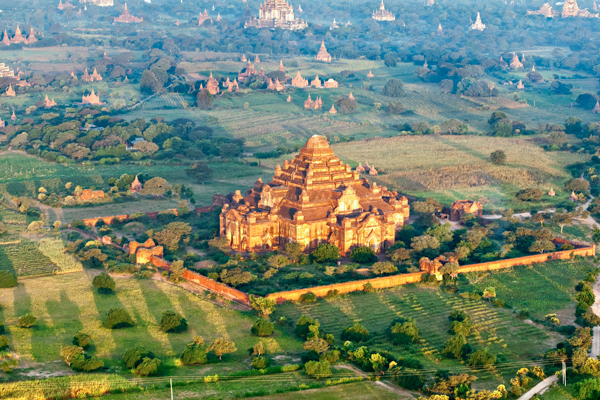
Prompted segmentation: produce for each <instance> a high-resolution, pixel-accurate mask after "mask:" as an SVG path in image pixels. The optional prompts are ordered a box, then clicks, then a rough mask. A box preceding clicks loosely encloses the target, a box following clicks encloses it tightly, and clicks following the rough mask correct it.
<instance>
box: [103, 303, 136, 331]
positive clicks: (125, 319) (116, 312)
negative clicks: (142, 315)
mask: <svg viewBox="0 0 600 400" xmlns="http://www.w3.org/2000/svg"><path fill="white" fill-rule="evenodd" d="M134 325H135V323H134V322H133V320H132V319H131V317H130V316H129V314H128V313H127V311H125V310H124V309H122V308H111V309H110V311H109V312H108V314H106V319H105V320H104V327H105V328H107V329H121V328H129V327H131V326H134Z"/></svg>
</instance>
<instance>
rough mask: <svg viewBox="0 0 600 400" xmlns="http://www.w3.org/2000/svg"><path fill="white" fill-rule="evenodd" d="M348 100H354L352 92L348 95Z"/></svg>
mask: <svg viewBox="0 0 600 400" xmlns="http://www.w3.org/2000/svg"><path fill="white" fill-rule="evenodd" d="M348 98H349V99H350V100H354V96H352V92H350V95H349V96H348Z"/></svg>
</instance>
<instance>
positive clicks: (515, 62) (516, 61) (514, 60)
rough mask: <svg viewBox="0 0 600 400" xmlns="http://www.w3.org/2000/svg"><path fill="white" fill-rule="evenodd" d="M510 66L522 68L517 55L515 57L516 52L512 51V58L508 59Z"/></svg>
mask: <svg viewBox="0 0 600 400" xmlns="http://www.w3.org/2000/svg"><path fill="white" fill-rule="evenodd" d="M510 68H512V69H518V68H523V63H522V62H521V61H519V57H517V53H513V58H512V60H511V61H510Z"/></svg>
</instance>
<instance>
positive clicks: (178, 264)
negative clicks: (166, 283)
mask: <svg viewBox="0 0 600 400" xmlns="http://www.w3.org/2000/svg"><path fill="white" fill-rule="evenodd" d="M185 271H186V268H185V267H184V266H183V260H177V261H173V264H171V268H170V269H169V272H170V273H171V276H170V277H169V280H170V281H172V282H180V281H181V280H182V279H183V274H184V273H185Z"/></svg>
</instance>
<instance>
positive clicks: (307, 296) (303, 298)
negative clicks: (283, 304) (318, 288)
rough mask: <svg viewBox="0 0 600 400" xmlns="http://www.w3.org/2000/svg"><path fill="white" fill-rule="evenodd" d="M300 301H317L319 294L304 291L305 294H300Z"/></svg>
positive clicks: (306, 302)
mask: <svg viewBox="0 0 600 400" xmlns="http://www.w3.org/2000/svg"><path fill="white" fill-rule="evenodd" d="M298 301H299V302H300V303H305V304H310V303H316V302H317V295H316V294H314V293H313V292H308V293H304V294H303V295H301V296H300V299H299V300H298Z"/></svg>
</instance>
